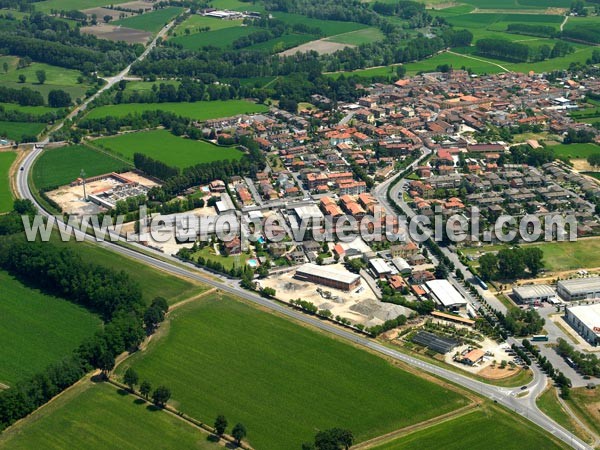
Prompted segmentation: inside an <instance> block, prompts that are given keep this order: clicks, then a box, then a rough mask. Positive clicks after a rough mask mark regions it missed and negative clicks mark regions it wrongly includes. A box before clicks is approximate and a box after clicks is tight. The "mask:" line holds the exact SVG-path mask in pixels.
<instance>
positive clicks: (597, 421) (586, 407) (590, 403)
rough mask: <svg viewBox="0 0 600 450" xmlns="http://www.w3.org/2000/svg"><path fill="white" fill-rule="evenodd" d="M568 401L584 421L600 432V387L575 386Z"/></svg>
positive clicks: (597, 432) (594, 430)
mask: <svg viewBox="0 0 600 450" xmlns="http://www.w3.org/2000/svg"><path fill="white" fill-rule="evenodd" d="M570 392H571V397H570V398H569V400H567V403H568V404H569V406H570V407H571V409H572V410H573V412H575V414H577V415H578V416H579V417H580V418H581V419H582V420H583V422H584V423H585V424H586V425H587V426H588V427H589V428H590V429H591V430H592V431H593V432H595V433H596V434H600V389H593V390H592V389H587V388H575V389H572V390H571V391H570Z"/></svg>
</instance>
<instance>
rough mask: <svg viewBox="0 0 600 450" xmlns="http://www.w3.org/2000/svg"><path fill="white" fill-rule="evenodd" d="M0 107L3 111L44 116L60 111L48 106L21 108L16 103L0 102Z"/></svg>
mask: <svg viewBox="0 0 600 450" xmlns="http://www.w3.org/2000/svg"><path fill="white" fill-rule="evenodd" d="M0 107H2V108H3V109H4V110H5V111H22V112H24V113H28V114H36V115H37V114H46V113H51V112H54V111H58V110H60V108H51V107H50V106H21V105H19V104H17V103H3V102H0Z"/></svg>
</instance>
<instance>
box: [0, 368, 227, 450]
mask: <svg viewBox="0 0 600 450" xmlns="http://www.w3.org/2000/svg"><path fill="white" fill-rule="evenodd" d="M82 383H83V385H82V384H79V385H77V386H75V387H73V388H71V389H69V390H68V391H66V392H65V393H64V394H62V395H61V396H60V397H58V398H56V399H55V400H53V401H52V403H49V404H47V405H45V406H44V407H43V408H42V409H39V410H37V411H35V412H34V413H33V414H32V415H31V416H29V417H27V418H26V419H25V420H24V421H22V422H19V423H17V424H16V425H14V426H13V427H11V428H9V429H8V430H7V431H5V432H4V433H3V434H2V436H0V447H5V448H12V449H15V450H16V449H31V448H44V449H48V450H50V449H56V450H59V449H65V448H79V449H84V448H85V449H87V450H96V449H97V450H103V449H107V448H119V449H123V450H134V449H138V448H140V446H141V444H140V443H142V442H143V447H144V448H145V449H149V450H154V449H156V450H159V449H169V448H171V449H174V448H177V449H189V450H192V449H194V450H211V449H212V450H217V449H219V448H222V447H219V446H218V445H217V444H213V443H211V442H209V441H207V437H208V435H207V434H206V433H203V432H201V431H200V430H198V429H196V428H194V427H193V426H191V425H190V424H188V423H186V422H184V421H182V420H180V419H178V418H177V417H174V416H172V415H170V414H168V413H166V412H164V411H160V410H156V409H154V408H151V407H148V405H147V404H146V403H145V402H143V401H141V400H138V399H136V398H135V397H133V396H132V395H127V394H126V393H125V392H123V391H120V390H117V389H116V388H115V387H114V386H112V385H110V384H106V383H97V384H94V383H92V382H91V381H88V380H86V381H84V382H82Z"/></svg>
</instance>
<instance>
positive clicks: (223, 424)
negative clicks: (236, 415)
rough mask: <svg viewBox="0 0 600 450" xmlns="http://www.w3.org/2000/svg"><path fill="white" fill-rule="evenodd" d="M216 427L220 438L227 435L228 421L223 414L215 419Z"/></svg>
mask: <svg viewBox="0 0 600 450" xmlns="http://www.w3.org/2000/svg"><path fill="white" fill-rule="evenodd" d="M214 427H215V433H217V434H218V435H219V436H221V435H222V434H223V433H225V430H226V429H227V419H226V418H225V416H224V415H223V414H219V415H218V416H217V418H216V419H215V425H214Z"/></svg>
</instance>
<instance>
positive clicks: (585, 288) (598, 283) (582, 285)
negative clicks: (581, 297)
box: [558, 277, 600, 295]
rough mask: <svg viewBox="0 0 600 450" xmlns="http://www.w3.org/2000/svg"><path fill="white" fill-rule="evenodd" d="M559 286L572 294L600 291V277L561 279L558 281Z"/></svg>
mask: <svg viewBox="0 0 600 450" xmlns="http://www.w3.org/2000/svg"><path fill="white" fill-rule="evenodd" d="M558 286H559V287H562V288H563V289H565V290H566V291H568V292H569V293H570V294H571V295H574V294H577V293H585V292H594V291H600V277H591V278H574V279H572V280H561V281H559V282H558Z"/></svg>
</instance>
